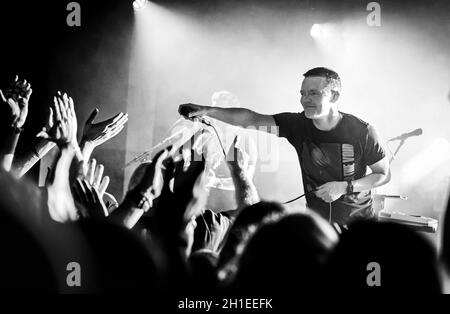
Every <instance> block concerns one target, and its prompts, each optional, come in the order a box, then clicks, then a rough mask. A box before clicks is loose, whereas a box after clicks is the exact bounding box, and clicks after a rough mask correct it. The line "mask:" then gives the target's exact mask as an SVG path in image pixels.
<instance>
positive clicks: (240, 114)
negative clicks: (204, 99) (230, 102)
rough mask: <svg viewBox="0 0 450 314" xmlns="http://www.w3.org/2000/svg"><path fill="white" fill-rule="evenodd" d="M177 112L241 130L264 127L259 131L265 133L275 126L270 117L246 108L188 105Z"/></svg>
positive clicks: (186, 116) (191, 117)
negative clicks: (264, 131) (219, 122)
mask: <svg viewBox="0 0 450 314" xmlns="http://www.w3.org/2000/svg"><path fill="white" fill-rule="evenodd" d="M178 112H179V113H180V114H181V115H182V116H184V117H185V118H188V119H193V118H196V117H205V116H207V117H211V118H214V119H217V120H220V121H222V122H225V123H228V124H231V125H234V126H239V127H242V128H248V127H253V128H257V129H260V127H265V128H262V129H261V130H267V131H266V132H270V130H271V129H272V127H275V126H276V124H275V120H274V118H273V116H272V115H265V114H260V113H257V112H255V111H252V110H250V109H246V108H220V107H210V106H202V105H196V104H191V103H188V104H182V105H180V106H179V107H178Z"/></svg>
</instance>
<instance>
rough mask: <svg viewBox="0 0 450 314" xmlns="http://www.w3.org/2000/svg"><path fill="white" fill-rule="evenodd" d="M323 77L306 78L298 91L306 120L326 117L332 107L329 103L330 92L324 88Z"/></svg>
mask: <svg viewBox="0 0 450 314" xmlns="http://www.w3.org/2000/svg"><path fill="white" fill-rule="evenodd" d="M326 86H327V83H326V79H325V78H324V77H306V78H305V79H304V80H303V83H302V89H301V91H300V93H301V98H300V102H301V103H302V106H303V109H304V110H305V116H306V118H308V119H319V118H323V117H326V116H327V115H328V114H329V113H330V112H331V108H332V106H333V105H334V103H333V102H331V98H332V95H333V94H332V92H331V91H330V90H329V88H327V87H326Z"/></svg>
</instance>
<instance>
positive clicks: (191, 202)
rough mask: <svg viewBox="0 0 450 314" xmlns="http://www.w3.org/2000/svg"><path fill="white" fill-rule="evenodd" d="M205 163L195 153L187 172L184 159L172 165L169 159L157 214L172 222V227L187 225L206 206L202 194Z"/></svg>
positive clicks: (192, 153)
mask: <svg viewBox="0 0 450 314" xmlns="http://www.w3.org/2000/svg"><path fill="white" fill-rule="evenodd" d="M204 169H205V162H204V160H203V158H202V157H201V156H200V155H199V154H198V152H197V151H196V150H194V149H192V150H191V162H190V164H189V166H188V168H187V169H186V167H185V161H184V160H183V159H181V160H179V161H177V162H174V161H173V160H172V159H168V161H167V162H166V171H165V174H164V180H163V182H164V186H163V189H162V192H161V196H160V198H159V200H158V206H157V211H158V213H159V214H161V217H166V218H168V219H169V220H171V221H172V222H173V226H177V225H178V226H183V225H185V224H187V223H188V222H189V221H190V220H191V219H192V217H193V216H196V215H198V214H200V212H201V211H202V210H203V209H204V206H205V202H206V193H205V191H204V190H203V188H204V184H205V178H206V177H205V176H204V175H203V170H204Z"/></svg>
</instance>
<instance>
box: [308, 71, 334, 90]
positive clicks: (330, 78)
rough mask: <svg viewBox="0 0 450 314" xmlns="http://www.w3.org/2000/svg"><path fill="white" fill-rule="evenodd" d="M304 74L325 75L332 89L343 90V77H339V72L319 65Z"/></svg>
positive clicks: (309, 75)
mask: <svg viewBox="0 0 450 314" xmlns="http://www.w3.org/2000/svg"><path fill="white" fill-rule="evenodd" d="M303 76H304V77H305V78H306V77H324V78H325V79H326V82H327V86H329V87H330V88H331V90H332V91H336V92H338V93H340V92H341V78H340V77H339V74H337V72H335V71H333V70H331V69H327V68H323V67H318V68H314V69H311V70H309V71H307V72H306V73H304V74H303Z"/></svg>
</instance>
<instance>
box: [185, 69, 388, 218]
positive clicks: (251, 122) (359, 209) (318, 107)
mask: <svg viewBox="0 0 450 314" xmlns="http://www.w3.org/2000/svg"><path fill="white" fill-rule="evenodd" d="M304 77H305V78H304V80H303V82H302V86H301V91H300V93H301V100H300V101H301V104H302V107H303V112H301V113H279V114H275V115H263V114H259V113H256V112H254V111H251V110H249V109H244V108H220V107H208V106H201V105H196V104H183V105H180V109H181V108H183V109H184V110H183V111H184V112H186V111H188V112H189V114H188V117H189V118H194V117H198V116H209V117H212V118H215V119H218V120H221V121H223V122H226V123H229V124H231V125H235V126H240V127H244V128H246V127H256V128H257V129H258V128H259V127H265V128H263V129H264V130H270V129H271V127H274V126H277V127H278V128H277V132H278V134H277V135H278V136H280V137H284V138H286V139H287V140H288V141H289V143H290V144H291V145H292V146H293V147H294V148H295V150H296V152H297V155H298V159H299V162H300V167H301V170H302V178H303V187H304V191H305V193H306V202H307V206H308V207H309V208H310V209H312V210H314V211H316V212H318V213H319V214H320V215H321V216H322V217H324V218H325V219H327V220H328V221H330V222H331V223H338V224H340V225H346V224H348V222H349V221H350V220H352V219H355V218H372V217H373V216H374V211H373V208H372V195H371V192H370V190H371V189H373V188H375V187H378V186H381V185H384V184H386V183H388V182H389V180H390V172H389V161H388V159H387V157H386V154H385V151H384V149H383V147H382V145H381V143H380V141H379V139H378V136H377V134H376V132H375V129H374V128H373V127H372V126H371V125H369V124H368V123H366V122H364V121H362V120H361V119H359V118H357V117H355V116H353V115H351V114H347V113H343V112H341V111H339V110H338V103H339V96H340V92H341V80H340V78H339V75H338V74H337V73H336V72H334V71H332V70H330V69H327V68H322V67H319V68H314V69H311V70H309V71H308V72H306V73H305V74H304ZM367 167H369V168H370V170H371V173H370V174H367V173H366V171H367Z"/></svg>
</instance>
